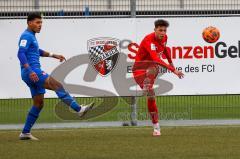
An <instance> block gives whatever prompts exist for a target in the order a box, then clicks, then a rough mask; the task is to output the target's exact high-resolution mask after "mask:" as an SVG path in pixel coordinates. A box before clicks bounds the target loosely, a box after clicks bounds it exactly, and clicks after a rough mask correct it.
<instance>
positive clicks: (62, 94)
mask: <svg viewBox="0 0 240 159" xmlns="http://www.w3.org/2000/svg"><path fill="white" fill-rule="evenodd" d="M55 92H56V94H57V96H58V98H60V99H61V100H62V101H63V102H64V103H65V104H67V105H68V106H70V107H71V108H72V109H73V110H75V111H76V112H79V111H80V109H81V107H80V106H79V105H78V103H77V102H76V101H75V99H73V97H71V96H70V94H69V93H68V92H66V91H65V89H64V88H60V89H58V90H56V91H55Z"/></svg>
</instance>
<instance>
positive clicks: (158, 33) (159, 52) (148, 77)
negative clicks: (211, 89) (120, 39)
mask: <svg viewBox="0 0 240 159" xmlns="http://www.w3.org/2000/svg"><path fill="white" fill-rule="evenodd" d="M154 24H155V28H154V32H153V33H150V34H148V35H147V36H145V38H144V39H143V40H142V42H141V44H140V46H139V49H138V52H137V54H136V57H135V63H134V65H133V75H134V79H135V81H136V82H137V84H138V85H139V86H140V87H141V89H143V92H144V94H145V95H146V96H147V105H148V111H149V113H150V116H151V119H152V123H153V129H154V131H153V136H160V135H161V132H160V126H159V123H158V109H157V105H156V101H155V92H154V90H153V85H154V82H155V79H156V78H157V75H158V72H159V66H163V67H165V68H167V69H168V70H170V71H172V72H173V73H174V74H175V75H177V76H178V77H179V78H182V77H183V76H184V74H183V73H182V72H181V71H178V70H176V69H175V67H174V65H173V62H172V60H171V58H170V54H169V53H168V52H167V49H166V43H167V35H166V32H167V28H168V26H169V23H168V22H167V21H165V20H156V21H155V23H154ZM162 56H165V57H166V58H167V61H168V63H169V64H167V63H165V62H164V61H163V60H162Z"/></svg>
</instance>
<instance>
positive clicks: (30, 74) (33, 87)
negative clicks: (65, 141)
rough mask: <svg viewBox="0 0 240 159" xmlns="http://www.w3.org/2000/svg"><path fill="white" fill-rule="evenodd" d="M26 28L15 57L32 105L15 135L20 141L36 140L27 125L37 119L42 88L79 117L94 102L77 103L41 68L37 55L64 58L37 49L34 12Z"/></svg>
mask: <svg viewBox="0 0 240 159" xmlns="http://www.w3.org/2000/svg"><path fill="white" fill-rule="evenodd" d="M27 25H28V28H27V29H26V30H25V31H24V32H23V33H22V35H21V37H20V40H19V43H18V46H19V49H18V58H19V61H20V65H21V76H22V80H23V81H24V82H25V83H26V84H27V86H28V87H29V88H30V91H31V94H32V99H33V106H32V108H31V109H30V110H29V113H28V115H27V119H26V122H25V125H24V128H23V130H22V132H21V134H20V135H19V139H20V140H38V139H37V138H36V137H34V136H33V135H32V134H31V132H30V131H31V128H32V126H33V125H34V123H35V121H36V120H37V118H38V116H39V114H40V112H41V109H42V108H43V100H44V94H45V89H49V90H53V91H55V92H56V94H57V96H58V98H60V99H61V100H62V101H63V102H64V103H65V104H67V105H68V106H70V107H71V108H72V109H73V110H74V111H76V112H77V113H78V115H79V116H80V117H82V116H83V115H84V114H85V113H86V112H87V111H89V110H91V109H92V108H93V105H94V103H90V104H88V105H84V106H83V105H79V104H78V103H77V102H76V101H75V99H74V98H72V97H71V96H70V95H69V93H68V92H67V91H66V90H65V89H64V88H63V86H62V84H61V83H60V82H58V81H57V80H56V79H54V78H53V77H51V76H49V75H48V74H47V73H45V72H44V71H42V70H41V65H40V62H39V58H40V56H41V57H52V58H55V59H58V60H60V62H62V61H64V60H66V59H65V57H64V56H62V55H57V54H51V53H49V52H47V51H44V50H42V49H39V46H38V42H37V39H36V37H35V34H36V33H40V30H41V27H42V17H41V15H40V14H38V13H31V14H29V15H28V18H27Z"/></svg>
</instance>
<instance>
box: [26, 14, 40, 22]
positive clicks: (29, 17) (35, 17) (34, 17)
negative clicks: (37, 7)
mask: <svg viewBox="0 0 240 159" xmlns="http://www.w3.org/2000/svg"><path fill="white" fill-rule="evenodd" d="M34 19H42V16H41V14H40V13H30V14H29V15H28V17H27V22H29V21H32V20H34Z"/></svg>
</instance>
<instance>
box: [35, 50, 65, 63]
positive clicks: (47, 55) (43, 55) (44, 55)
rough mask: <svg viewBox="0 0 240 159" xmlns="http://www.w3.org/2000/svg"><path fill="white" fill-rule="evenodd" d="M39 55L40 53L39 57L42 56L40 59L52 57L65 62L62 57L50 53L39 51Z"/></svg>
mask: <svg viewBox="0 0 240 159" xmlns="http://www.w3.org/2000/svg"><path fill="white" fill-rule="evenodd" d="M39 53H40V56H42V57H52V58H55V59H59V60H60V62H63V61H66V58H65V57H64V56H63V55H57V54H52V53H50V52H47V51H44V50H42V49H39Z"/></svg>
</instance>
